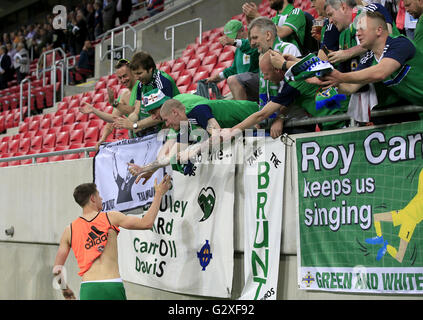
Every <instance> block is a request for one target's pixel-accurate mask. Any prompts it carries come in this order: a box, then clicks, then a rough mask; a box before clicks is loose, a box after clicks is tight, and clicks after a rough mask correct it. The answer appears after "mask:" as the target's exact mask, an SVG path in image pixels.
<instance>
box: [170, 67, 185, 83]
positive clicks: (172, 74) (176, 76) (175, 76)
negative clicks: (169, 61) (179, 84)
mask: <svg viewBox="0 0 423 320" xmlns="http://www.w3.org/2000/svg"><path fill="white" fill-rule="evenodd" d="M182 71H183V70H182ZM180 73H181V71H175V72H173V71H172V72H170V73H169V75H170V76H171V77H172V79H173V80H175V82H176V80H178V77H179V74H180Z"/></svg>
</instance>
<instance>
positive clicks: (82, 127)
mask: <svg viewBox="0 0 423 320" xmlns="http://www.w3.org/2000/svg"><path fill="white" fill-rule="evenodd" d="M87 128H88V121H86V122H76V123H75V124H74V125H73V127H72V130H83V131H84V132H85V130H87Z"/></svg>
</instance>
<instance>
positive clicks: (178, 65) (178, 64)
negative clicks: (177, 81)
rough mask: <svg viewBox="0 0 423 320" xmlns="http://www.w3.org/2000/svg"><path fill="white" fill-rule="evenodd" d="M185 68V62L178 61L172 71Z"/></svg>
mask: <svg viewBox="0 0 423 320" xmlns="http://www.w3.org/2000/svg"><path fill="white" fill-rule="evenodd" d="M184 69H185V62H176V63H175V64H174V65H173V67H172V72H177V71H179V72H181V71H182V70H184Z"/></svg>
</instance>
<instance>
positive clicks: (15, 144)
mask: <svg viewBox="0 0 423 320" xmlns="http://www.w3.org/2000/svg"><path fill="white" fill-rule="evenodd" d="M18 150H19V140H17V139H16V140H11V141H9V153H16V152H18Z"/></svg>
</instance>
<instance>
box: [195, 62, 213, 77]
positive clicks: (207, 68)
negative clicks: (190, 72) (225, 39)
mask: <svg viewBox="0 0 423 320" xmlns="http://www.w3.org/2000/svg"><path fill="white" fill-rule="evenodd" d="M213 70H214V64H207V65H201V66H199V67H198V69H197V72H202V71H207V72H208V74H209V75H210V73H211V72H212V71H213Z"/></svg>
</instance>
